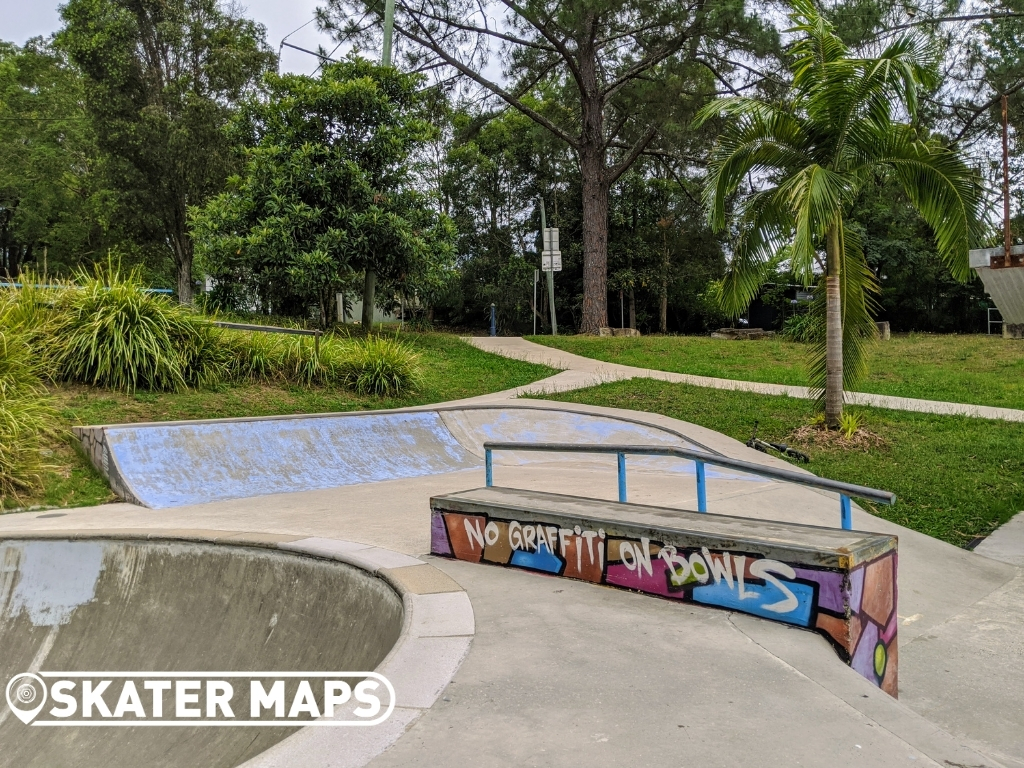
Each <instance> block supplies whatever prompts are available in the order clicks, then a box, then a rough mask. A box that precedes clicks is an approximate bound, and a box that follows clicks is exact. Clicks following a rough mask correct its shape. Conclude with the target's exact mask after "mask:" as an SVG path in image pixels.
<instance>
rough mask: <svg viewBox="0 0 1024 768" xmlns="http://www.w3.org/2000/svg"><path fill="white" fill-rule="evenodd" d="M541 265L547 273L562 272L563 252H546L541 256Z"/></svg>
mask: <svg viewBox="0 0 1024 768" xmlns="http://www.w3.org/2000/svg"><path fill="white" fill-rule="evenodd" d="M540 263H541V265H542V268H543V270H544V271H545V272H561V271H562V252H561V251H544V253H542V254H541V255H540Z"/></svg>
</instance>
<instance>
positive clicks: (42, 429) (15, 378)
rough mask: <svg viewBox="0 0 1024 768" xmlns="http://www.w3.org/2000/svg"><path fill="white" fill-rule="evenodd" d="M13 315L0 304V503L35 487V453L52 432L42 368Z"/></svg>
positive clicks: (39, 458)
mask: <svg viewBox="0 0 1024 768" xmlns="http://www.w3.org/2000/svg"><path fill="white" fill-rule="evenodd" d="M4 298H5V299H6V298H8V297H4ZM17 312H18V309H17V307H16V306H15V305H14V303H13V302H8V301H5V302H4V304H3V305H0V501H3V500H6V499H7V498H9V497H14V498H17V497H18V495H19V493H21V492H23V491H27V490H30V489H31V488H33V487H35V486H36V485H37V484H38V482H39V480H40V471H41V470H42V468H43V462H42V453H41V451H42V449H43V446H44V443H45V440H46V437H47V436H48V435H49V434H51V433H52V432H53V430H54V417H55V414H54V411H53V409H52V407H51V406H50V404H49V397H48V395H47V393H46V390H45V388H44V387H43V384H42V380H41V374H42V369H43V364H42V361H41V359H40V357H39V355H38V354H36V353H35V351H34V350H33V347H32V345H31V343H30V340H31V334H30V332H29V330H28V328H26V327H25V326H24V325H22V324H20V321H18V320H17V319H16V316H17Z"/></svg>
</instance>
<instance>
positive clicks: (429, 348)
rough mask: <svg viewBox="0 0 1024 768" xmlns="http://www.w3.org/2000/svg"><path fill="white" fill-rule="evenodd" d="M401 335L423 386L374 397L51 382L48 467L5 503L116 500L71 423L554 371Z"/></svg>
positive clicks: (294, 388) (232, 386)
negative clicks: (52, 431)
mask: <svg viewBox="0 0 1024 768" xmlns="http://www.w3.org/2000/svg"><path fill="white" fill-rule="evenodd" d="M401 339H402V340H403V341H404V342H405V343H406V344H408V345H409V346H411V347H412V348H413V350H414V351H415V352H416V353H417V354H418V355H419V363H420V373H421V383H420V386H419V387H418V388H417V389H416V390H415V391H414V392H410V393H408V394H406V395H403V396H401V397H392V398H386V397H385V398H378V397H373V396H370V395H359V394H357V393H356V392H355V391H353V390H351V389H345V388H342V387H333V386H326V387H303V386H299V385H297V384H289V383H283V382H271V383H256V384H248V383H222V384H218V385H215V386H213V387H208V388H203V389H190V390H183V391H179V392H142V391H137V392H135V393H134V394H126V393H124V392H118V391H114V390H110V389H101V388H97V387H91V386H83V385H73V384H66V385H59V386H55V387H51V388H50V392H51V396H52V400H53V405H54V407H55V408H56V409H57V411H58V419H59V424H58V428H59V429H58V434H57V435H55V436H54V437H52V438H51V440H50V444H49V445H48V446H47V450H48V451H49V455H47V457H46V460H47V462H48V463H49V464H50V465H53V466H52V468H50V469H48V470H46V471H45V472H44V475H43V482H42V488H41V489H40V490H38V491H36V492H33V493H30V494H25V495H22V496H21V497H20V498H18V499H14V498H11V499H8V500H6V501H5V503H4V504H5V506H6V507H8V508H9V507H18V508H24V507H28V506H84V505H90V504H100V503H103V502H105V501H110V500H112V499H113V496H112V495H111V493H110V489H109V488H108V486H107V484H106V481H105V480H104V479H103V478H102V477H100V475H99V474H98V473H97V472H96V471H95V470H93V468H92V467H91V466H90V465H89V463H88V461H87V460H86V459H85V457H84V456H83V455H82V454H81V453H80V452H79V451H78V450H77V449H76V447H75V443H74V441H73V440H72V439H70V437H69V433H70V429H71V427H72V426H74V425H80V424H124V423H137V422H142V421H171V420H176V419H217V418H228V417H234V416H269V415H276V414H298V413H329V412H333V411H354V410H371V409H382V408H402V407H407V406H412V405H423V404H427V403H436V402H443V401H445V400H457V399H460V398H464V397H473V396H476V395H482V394H486V393H489V392H498V391H501V390H503V389H510V388H512V387H518V386H521V385H523V384H529V383H530V382H533V381H536V380H538V379H541V378H544V377H545V376H550V375H551V374H553V373H555V371H553V370H552V369H550V368H547V367H545V366H542V365H532V364H530V363H523V362H520V361H518V360H509V359H507V358H503V357H498V356H497V355H491V354H488V353H486V352H482V351H480V350H479V349H476V348H475V347H473V346H471V345H469V344H466V343H465V342H463V341H461V340H460V339H459V338H458V337H456V336H452V335H448V334H442V333H428V334H415V333H403V334H401Z"/></svg>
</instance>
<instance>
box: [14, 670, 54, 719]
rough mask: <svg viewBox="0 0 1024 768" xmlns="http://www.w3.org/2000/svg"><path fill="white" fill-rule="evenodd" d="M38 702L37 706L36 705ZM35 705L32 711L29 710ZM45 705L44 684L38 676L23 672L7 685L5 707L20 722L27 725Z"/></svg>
mask: <svg viewBox="0 0 1024 768" xmlns="http://www.w3.org/2000/svg"><path fill="white" fill-rule="evenodd" d="M36 702H38V704H36ZM33 704H36V706H35V708H34V709H29V707H31V706H32V705H33ZM44 704H46V683H44V682H43V679H42V678H41V677H39V676H38V675H33V674H32V673H31V672H25V673H23V674H20V675H16V676H14V677H12V678H11V681H10V682H9V683H8V684H7V706H8V707H10V708H11V712H13V713H14V716H15V717H16V718H18V719H19V720H21V722H23V723H25V724H28V723H30V722H32V720H34V719H35V716H36V715H38V714H39V710H41V709H42V708H43V705H44Z"/></svg>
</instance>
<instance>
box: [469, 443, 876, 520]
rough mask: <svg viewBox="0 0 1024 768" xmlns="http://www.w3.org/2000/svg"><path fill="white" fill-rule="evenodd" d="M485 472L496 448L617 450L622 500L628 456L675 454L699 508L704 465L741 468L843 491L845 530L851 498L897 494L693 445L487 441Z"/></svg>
mask: <svg viewBox="0 0 1024 768" xmlns="http://www.w3.org/2000/svg"><path fill="white" fill-rule="evenodd" d="M483 447H484V471H485V477H486V482H487V486H488V487H491V486H493V485H494V460H493V455H492V452H493V451H544V452H552V453H605V454H612V453H614V454H615V455H616V457H617V458H618V479H619V501H621V502H623V503H625V501H626V455H627V454H633V455H638V456H674V457H677V458H681V459H689V460H690V461H692V462H694V464H695V466H696V470H697V510H698V511H700V512H705V513H706V512H707V511H708V501H707V480H706V477H705V472H704V465H705V464H710V465H712V466H715V467H725V468H727V469H737V470H740V471H742V472H746V473H748V474H752V475H757V476H758V477H766V478H769V479H771V480H781V481H783V482H787V483H794V484H796V485H805V486H808V487H810V488H818V489H821V490H824V491H834V492H836V493H838V494H839V514H840V524H841V525H842V527H843V529H844V530H847V531H848V530H850V529H851V528H852V527H853V517H852V513H851V509H850V497H851V496H856V497H858V498H861V499H867V500H868V501H873V502H876V503H878V504H895V503H896V494H894V493H890V492H889V491H881V490H878V489H877V488H868V487H867V486H863V485H854V484H853V483H843V482H840V481H839V480H829V479H828V478H824V477H817V476H816V475H811V474H806V473H803V472H794V471H793V470H790V469H778V468H776V467H767V466H765V465H763V464H754V463H753V462H750V461H742V460H740V459H731V458H729V457H728V456H716V455H714V454H709V453H705V452H704V451H694V450H691V449H689V448H678V447H675V446H669V445H597V444H587V443H513V442H491V441H488V442H485V443H484V445H483Z"/></svg>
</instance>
